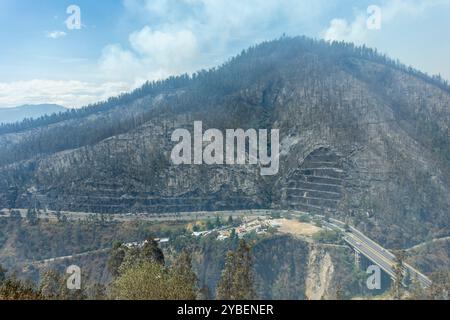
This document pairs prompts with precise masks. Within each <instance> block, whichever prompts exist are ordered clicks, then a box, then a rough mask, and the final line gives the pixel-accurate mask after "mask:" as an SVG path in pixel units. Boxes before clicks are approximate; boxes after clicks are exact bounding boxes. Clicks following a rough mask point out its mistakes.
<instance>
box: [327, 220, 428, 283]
mask: <svg viewBox="0 0 450 320" xmlns="http://www.w3.org/2000/svg"><path fill="white" fill-rule="evenodd" d="M330 221H331V222H330V223H329V225H330V226H332V227H333V228H334V229H339V231H341V232H342V233H343V234H344V240H345V241H346V242H347V243H348V244H349V245H350V246H351V247H353V248H354V249H355V250H356V251H358V252H359V253H361V254H362V255H364V256H365V257H367V258H368V259H369V260H371V261H372V262H374V263H375V264H377V265H378V266H379V267H380V268H381V269H383V270H384V271H385V272H386V273H387V274H389V276H390V277H391V278H394V279H395V271H394V270H395V267H396V265H397V258H396V256H395V255H394V254H393V253H391V252H389V250H387V249H385V248H383V247H382V246H381V245H379V244H378V243H376V242H375V241H373V240H372V239H370V238H369V237H367V236H366V235H365V234H363V233H362V232H361V231H359V230H357V229H355V228H354V227H351V226H349V227H348V229H347V230H346V229H345V227H344V226H343V225H344V224H343V222H341V221H339V220H336V219H330ZM403 265H404V270H405V271H404V274H405V273H406V271H407V272H408V273H409V275H410V276H411V279H417V281H418V282H419V283H420V284H421V285H422V286H423V287H424V288H427V287H429V286H430V285H431V280H430V279H429V278H428V277H427V276H425V275H424V274H422V273H421V272H419V271H418V270H417V269H415V268H413V267H412V266H411V265H409V264H407V263H403Z"/></svg>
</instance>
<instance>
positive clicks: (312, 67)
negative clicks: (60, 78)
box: [0, 37, 450, 248]
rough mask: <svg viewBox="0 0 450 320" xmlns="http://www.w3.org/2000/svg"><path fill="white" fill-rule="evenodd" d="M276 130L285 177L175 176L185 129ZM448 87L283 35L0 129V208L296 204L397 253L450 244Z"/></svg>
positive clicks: (212, 169)
mask: <svg viewBox="0 0 450 320" xmlns="http://www.w3.org/2000/svg"><path fill="white" fill-rule="evenodd" d="M196 120H201V121H203V127H204V130H206V129H208V128H218V129H226V128H244V129H247V128H264V129H272V128H274V129H279V130H280V141H281V157H280V171H279V173H278V174H277V175H275V176H261V175H260V174H259V169H258V168H256V167H255V166H250V165H246V166H218V165H215V166H207V165H196V166H174V165H172V164H171V163H170V161H169V157H170V152H171V150H172V148H173V146H174V145H175V143H173V142H171V139H170V137H171V134H172V132H173V131H174V130H175V129H176V128H186V129H190V130H192V127H193V123H194V121H196ZM449 123H450V88H449V86H448V84H447V83H446V82H445V81H443V80H442V79H440V78H439V77H430V76H428V75H426V74H424V73H422V72H420V71H417V70H415V69H412V68H409V67H406V66H404V65H402V64H400V63H399V62H396V61H394V60H391V59H389V58H387V57H385V56H383V55H381V54H379V53H377V51H376V50H373V49H369V48H366V47H356V46H354V45H352V44H348V43H327V42H324V41H315V40H311V39H308V38H303V37H298V38H281V39H278V40H275V41H270V42H265V43H262V44H260V45H258V46H255V47H252V48H250V49H248V50H245V51H244V52H242V53H241V54H240V55H239V56H237V57H235V58H233V59H231V60H230V61H229V62H227V63H225V64H224V65H222V66H220V67H218V68H214V69H211V70H209V71H200V72H198V73H196V74H194V75H193V76H192V77H189V76H187V75H183V76H179V77H172V78H169V79H167V80H165V81H158V82H153V83H147V84H145V85H144V86H143V87H142V88H139V89H137V90H136V91H134V92H132V93H129V94H124V95H121V96H119V97H115V98H111V99H109V100H108V101H106V102H104V103H98V104H95V105H91V106H88V107H86V108H83V109H80V110H71V111H67V112H65V113H62V114H58V115H53V116H49V117H45V118H41V119H38V120H35V121H27V122H26V123H22V124H11V125H3V126H0V207H6V208H8V207H13V208H14V207H16V208H28V207H30V206H32V205H34V204H35V203H36V205H37V206H40V207H47V208H49V209H54V210H71V211H88V212H100V213H117V212H129V211H135V212H149V213H158V212H184V211H196V210H220V209H251V208H270V207H277V208H287V209H295V210H301V211H308V212H316V213H321V214H325V215H328V216H331V217H332V216H335V217H338V218H340V219H343V220H344V219H345V220H347V221H349V222H350V223H352V224H354V225H355V226H357V227H358V228H360V229H361V230H364V231H365V232H366V233H367V234H369V235H371V236H372V237H373V238H375V239H376V240H377V241H378V242H380V243H382V244H384V245H385V246H387V247H389V248H401V247H406V246H410V245H413V244H416V243H419V242H421V241H423V240H425V239H429V238H430V237H440V236H447V235H449V234H450V217H449V215H450V212H449V211H448V208H450V169H449V168H450V143H449V142H450V141H449V140H450V130H449Z"/></svg>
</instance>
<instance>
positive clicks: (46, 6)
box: [0, 0, 450, 107]
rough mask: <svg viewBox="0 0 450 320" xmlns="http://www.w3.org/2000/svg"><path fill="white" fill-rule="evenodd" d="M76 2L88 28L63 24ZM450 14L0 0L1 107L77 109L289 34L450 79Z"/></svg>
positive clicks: (317, 4) (360, 1) (344, 4)
mask: <svg viewBox="0 0 450 320" xmlns="http://www.w3.org/2000/svg"><path fill="white" fill-rule="evenodd" d="M70 5H77V6H78V7H79V8H80V12H81V29H69V28H68V27H67V25H66V23H65V21H66V19H67V18H68V17H69V16H70V15H71V14H68V13H67V12H66V11H67V8H68V7H69V6H70ZM371 5H376V6H378V7H379V8H380V9H381V28H380V29H379V30H373V29H368V28H367V26H366V21H367V19H368V18H369V16H370V14H369V13H368V12H367V9H368V7H369V6H371ZM449 17H450V0H380V1H375V0H370V1H365V0H109V1H93V0H78V1H76V0H72V1H65V0H40V1H34V0H0V107H5V106H16V105H20V104H25V103H59V104H62V105H64V106H67V107H80V106H82V105H85V104H87V103H90V102H94V101H97V100H102V99H105V98H107V97H109V96H111V95H115V94H117V93H120V92H122V91H126V90H130V89H133V88H135V87H137V86H139V85H140V84H142V83H143V82H144V81H145V80H154V79H161V78H165V77H167V76H169V75H173V74H180V73H185V72H188V73H191V72H194V71H196V70H198V69H201V68H207V67H212V66H215V65H219V64H221V63H223V62H224V61H226V60H227V59H228V58H230V57H231V56H233V55H235V54H237V53H239V52H240V51H241V50H242V49H244V48H247V47H248V46H250V45H253V44H256V43H259V42H261V41H263V40H270V39H273V38H277V37H279V36H281V35H282V34H283V33H285V34H287V35H290V36H295V35H307V36H310V37H314V38H325V39H327V40H346V41H352V42H356V43H358V44H363V43H364V44H367V45H368V46H371V47H376V48H378V49H379V50H380V51H382V52H385V53H387V54H388V55H389V56H391V57H392V58H398V59H400V60H401V61H402V62H404V63H406V64H408V65H412V66H414V67H416V68H418V69H421V70H423V71H426V72H428V73H430V74H438V73H440V74H441V75H442V76H443V77H445V78H447V79H450V59H449V57H450V19H449Z"/></svg>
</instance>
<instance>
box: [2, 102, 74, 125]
mask: <svg viewBox="0 0 450 320" xmlns="http://www.w3.org/2000/svg"><path fill="white" fill-rule="evenodd" d="M66 110H67V109H66V108H64V107H63V106H60V105H57V104H36V105H23V106H20V107H14V108H0V123H13V122H20V121H22V120H24V119H25V118H28V119H30V118H33V119H36V118H39V117H41V116H43V115H51V114H53V113H59V112H64V111H66Z"/></svg>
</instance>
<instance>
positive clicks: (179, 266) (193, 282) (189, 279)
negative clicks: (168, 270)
mask: <svg viewBox="0 0 450 320" xmlns="http://www.w3.org/2000/svg"><path fill="white" fill-rule="evenodd" d="M172 274H173V276H174V277H176V278H177V279H178V281H180V282H181V283H183V285H184V287H185V288H186V290H188V291H189V292H190V294H189V296H191V299H195V297H196V295H197V275H196V274H195V272H194V271H193V270H192V258H191V254H190V253H189V252H188V251H187V250H184V251H183V252H182V253H181V254H180V255H179V256H178V258H177V259H176V260H175V262H174V264H173V266H172Z"/></svg>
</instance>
